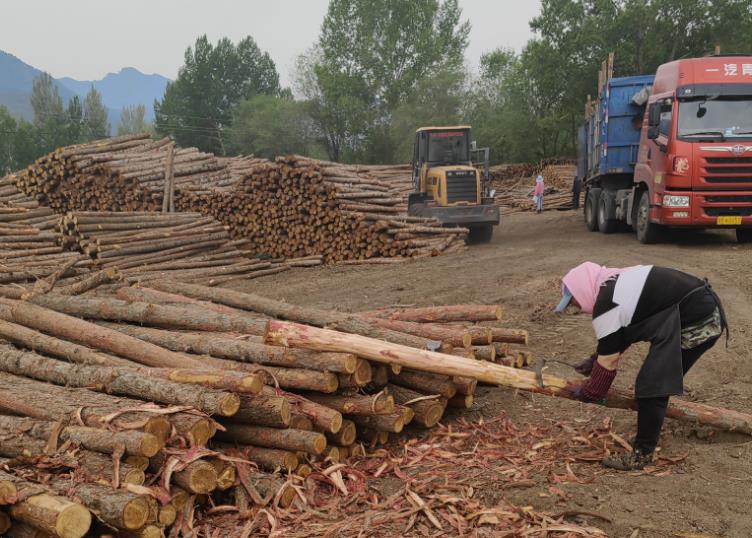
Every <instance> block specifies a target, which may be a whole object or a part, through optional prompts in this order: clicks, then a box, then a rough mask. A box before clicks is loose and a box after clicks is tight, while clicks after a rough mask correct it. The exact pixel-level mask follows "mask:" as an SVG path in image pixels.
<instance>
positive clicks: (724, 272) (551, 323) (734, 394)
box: [236, 211, 752, 538]
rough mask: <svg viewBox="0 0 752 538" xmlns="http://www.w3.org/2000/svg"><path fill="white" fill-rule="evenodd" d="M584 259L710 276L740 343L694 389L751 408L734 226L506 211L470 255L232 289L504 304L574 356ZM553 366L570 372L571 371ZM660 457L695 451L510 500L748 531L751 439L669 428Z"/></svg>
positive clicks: (750, 296)
mask: <svg viewBox="0 0 752 538" xmlns="http://www.w3.org/2000/svg"><path fill="white" fill-rule="evenodd" d="M586 260H591V261H595V262H598V263H602V264H605V265H610V266H615V267H621V266H628V265H635V264H654V265H664V266H670V267H675V268H677V269H681V270H684V271H687V272H689V273H692V274H695V275H697V276H707V277H708V278H709V279H710V281H711V283H712V285H713V287H714V288H715V289H716V291H717V292H718V294H719V295H720V296H721V298H722V300H723V301H724V303H725V305H726V310H727V314H728V317H729V322H730V324H731V326H732V340H731V342H730V345H729V347H728V349H726V347H725V346H724V345H723V344H722V343H719V344H718V345H716V347H715V348H714V349H712V350H711V351H710V352H709V353H707V354H706V355H705V356H704V357H703V359H702V360H701V361H700V362H698V363H697V365H696V366H695V367H694V368H693V370H692V371H691V372H690V373H689V374H688V376H687V378H686V380H685V389H686V394H687V397H688V398H691V399H694V400H697V401H702V402H708V403H710V404H712V405H719V406H725V407H731V408H735V409H738V410H743V411H747V412H752V361H750V348H752V329H750V328H749V327H750V321H752V302H751V300H752V246H739V245H737V244H736V242H735V239H734V235H733V233H731V232H727V231H713V232H706V233H701V232H692V233H681V234H676V235H675V237H673V242H672V243H671V244H662V245H651V246H645V245H641V244H639V243H638V242H637V240H636V239H635V238H634V236H633V235H631V234H630V235H626V234H618V235H609V236H607V235H602V234H598V233H590V232H587V231H586V230H585V227H584V225H583V223H582V219H581V216H580V214H579V213H576V214H575V213H574V212H555V211H554V212H547V213H544V214H542V215H533V214H522V215H515V216H512V217H510V218H508V219H506V220H505V222H504V223H503V225H502V227H501V228H500V229H499V230H497V233H496V234H495V236H494V239H493V241H492V243H491V244H489V245H483V246H475V247H472V248H471V249H469V250H468V251H466V252H464V253H460V254H456V255H448V256H441V257H438V258H433V259H423V260H418V261H415V262H410V263H406V264H400V265H395V266H349V267H325V268H313V269H301V270H294V271H290V272H287V273H284V274H282V275H278V276H275V277H269V278H265V279H259V280H253V281H250V282H247V283H243V284H241V285H238V286H236V287H237V289H243V290H249V291H251V290H253V291H258V292H263V293H264V294H266V295H270V296H273V297H276V298H281V299H285V300H288V301H290V302H292V303H299V304H304V305H318V306H321V307H326V308H337V309H341V310H346V311H358V310H365V309H372V308H375V307H379V306H388V305H396V304H403V305H431V304H448V303H457V302H484V303H500V304H502V305H503V306H504V309H505V310H504V317H505V320H504V323H505V324H507V325H509V326H510V327H524V328H527V329H528V330H529V331H530V335H531V346H530V347H531V349H532V350H533V351H535V352H536V356H538V357H545V358H556V359H559V360H562V361H565V362H568V363H570V364H571V363H575V362H577V361H578V360H580V359H581V358H582V357H584V356H586V355H588V354H589V353H590V352H591V351H592V349H593V347H594V343H595V340H594V337H593V334H592V330H591V328H590V321H589V319H588V318H587V316H584V315H577V316H556V315H554V314H552V313H550V310H551V308H552V307H553V305H554V304H555V303H556V302H557V301H558V299H559V288H560V284H559V279H560V278H561V276H562V275H563V274H564V273H565V272H566V271H567V270H569V269H570V268H572V267H573V266H575V265H577V264H578V263H580V262H582V261H586ZM644 351H645V348H644V347H635V348H633V349H631V350H630V351H629V352H628V354H627V356H626V357H625V359H624V360H623V368H622V369H621V370H620V373H619V376H618V377H617V385H618V386H620V387H622V388H628V387H631V386H632V385H633V382H634V378H635V374H636V372H637V370H638V368H639V366H640V364H641V359H642V355H641V353H644ZM551 369H552V371H556V372H558V373H560V374H564V375H567V376H571V375H572V373H571V371H570V370H569V369H568V368H566V366H561V365H556V366H552V367H551ZM477 401H478V410H477V411H476V412H475V415H474V418H479V417H481V416H483V417H485V418H492V417H493V416H495V415H497V414H498V413H499V412H500V411H501V410H502V409H504V410H506V411H507V412H508V413H509V414H510V416H512V417H513V418H514V419H515V420H517V421H518V422H519V423H520V424H526V423H528V422H545V423H548V424H550V422H551V421H565V420H575V421H586V420H593V421H602V420H603V419H604V418H606V417H613V419H614V420H615V427H616V430H617V431H618V432H619V433H620V434H621V435H622V436H623V437H624V438H625V439H631V437H632V436H633V434H634V415H633V414H632V413H629V412H620V411H610V410H605V409H603V408H600V407H595V406H589V405H584V404H579V403H576V402H568V401H563V400H558V399H550V398H545V397H541V396H538V397H535V398H530V397H529V396H527V395H522V394H515V393H514V392H512V391H508V390H503V389H497V388H490V387H489V388H484V389H482V390H481V393H480V396H479V398H478V400H477ZM661 454H664V455H668V456H670V457H675V458H677V459H681V457H682V456H684V455H685V454H686V455H687V457H686V459H684V460H683V461H681V462H680V463H678V464H676V465H674V466H672V467H671V469H670V473H668V474H665V475H663V476H656V475H654V474H651V475H634V476H633V475H628V474H615V473H607V474H603V475H601V476H599V477H598V478H597V479H596V480H595V481H594V482H593V483H591V484H577V483H572V484H566V485H561V486H560V487H561V488H562V489H564V490H565V492H566V496H565V498H562V497H561V496H556V495H550V493H549V492H548V490H547V487H548V485H549V484H548V482H547V480H546V477H545V476H541V477H540V481H539V487H536V488H531V489H525V490H520V491H514V492H510V493H509V495H508V498H510V499H511V500H512V501H513V502H515V503H516V504H517V505H521V506H526V505H530V506H533V507H535V508H536V509H539V510H548V511H551V512H561V511H564V510H580V511H586V512H595V513H598V514H602V515H605V516H607V517H608V518H609V519H610V520H611V521H612V522H611V523H603V522H602V521H597V520H593V523H594V524H598V526H600V527H601V528H603V529H604V530H606V531H607V532H608V534H609V536H613V537H618V538H622V537H623V538H638V537H639V538H647V537H650V538H652V537H671V536H695V535H696V536H703V537H707V538H713V537H721V536H722V537H733V538H744V537H749V536H752V518H750V515H749V513H750V501H749V497H750V484H752V439H751V438H749V437H746V436H741V435H736V434H728V433H718V432H712V431H707V430H703V429H697V428H693V427H689V426H686V425H680V424H678V423H672V422H667V424H666V426H665V427H664V434H663V437H662V441H661ZM593 465H597V464H593ZM682 533H685V534H682ZM691 533H694V535H693V534H691ZM489 536H491V535H490V534H489Z"/></svg>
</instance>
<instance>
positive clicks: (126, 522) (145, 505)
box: [122, 497, 149, 530]
mask: <svg viewBox="0 0 752 538" xmlns="http://www.w3.org/2000/svg"><path fill="white" fill-rule="evenodd" d="M148 518H149V500H148V499H147V498H146V497H136V498H135V499H133V500H132V501H130V502H128V503H127V504H126V505H125V507H124V509H123V521H122V523H123V527H124V528H126V529H128V530H136V529H140V528H141V527H143V526H144V525H146V522H147V520H148Z"/></svg>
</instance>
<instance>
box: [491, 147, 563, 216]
mask: <svg viewBox="0 0 752 538" xmlns="http://www.w3.org/2000/svg"><path fill="white" fill-rule="evenodd" d="M576 170H577V166H576V165H575V164H574V163H573V162H572V161H571V160H568V159H564V158H551V159H544V160H542V161H540V162H539V163H538V165H536V166H533V165H525V164H520V165H498V166H496V167H492V169H491V186H492V188H493V189H495V190H496V195H495V197H494V201H495V203H496V205H498V206H499V207H500V208H501V209H502V212H503V214H505V215H511V214H514V213H522V212H529V211H533V210H534V209H535V207H534V203H533V187H534V186H535V178H536V177H537V176H538V174H540V175H542V176H543V180H544V183H545V185H546V190H545V192H544V195H543V210H544V211H546V210H550V209H567V208H569V207H571V205H572V181H573V179H574V175H575V172H576Z"/></svg>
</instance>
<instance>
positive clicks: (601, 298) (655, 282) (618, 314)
mask: <svg viewBox="0 0 752 538" xmlns="http://www.w3.org/2000/svg"><path fill="white" fill-rule="evenodd" d="M562 295H563V297H562V299H561V302H560V303H559V304H558V306H557V307H556V309H555V312H564V311H565V310H566V308H567V306H568V305H569V304H570V303H571V304H574V305H575V306H578V307H579V308H580V309H581V310H582V311H583V312H585V313H587V314H590V315H592V316H593V330H594V331H595V335H596V338H597V339H598V347H597V350H596V352H595V353H594V354H593V355H591V357H590V358H589V359H586V360H585V361H584V362H583V363H582V364H580V365H578V366H577V367H576V369H577V371H578V372H580V373H582V374H584V375H587V376H589V377H588V379H586V380H583V381H576V382H571V383H570V385H569V386H568V389H569V390H570V391H571V392H572V393H573V394H574V396H575V397H576V398H578V399H580V400H583V401H587V402H598V401H603V400H605V399H606V398H607V397H608V391H609V389H610V388H611V384H612V383H613V381H614V378H615V377H616V371H617V366H618V364H619V360H620V358H621V356H622V354H623V353H624V352H625V351H626V350H627V348H629V347H630V346H631V345H632V344H634V343H635V342H650V350H649V351H648V354H647V356H646V357H645V360H644V362H643V364H642V368H641V369H640V372H639V373H638V374H637V379H636V380H635V397H636V400H637V435H636V436H635V439H634V442H633V443H632V446H633V447H634V450H633V451H632V452H629V453H625V454H616V455H613V456H610V457H608V458H606V459H604V460H603V462H602V463H603V465H604V466H606V467H609V468H612V469H618V470H624V471H633V470H638V469H642V468H643V467H645V466H646V465H648V464H649V463H650V462H651V461H652V458H653V452H654V451H655V448H656V446H657V445H658V440H659V437H660V433H661V428H662V426H663V420H664V418H665V416H666V411H667V408H668V402H669V397H671V396H678V395H681V394H682V392H683V389H684V385H683V378H684V375H685V374H686V373H687V372H688V371H689V369H690V368H691V367H692V366H693V365H694V363H695V362H696V361H697V360H698V359H699V358H700V357H701V356H702V355H703V354H704V353H705V352H706V351H708V350H709V349H710V348H711V347H713V345H714V344H715V343H716V341H717V340H718V339H719V338H720V337H721V335H722V334H723V332H724V331H725V332H726V337H727V338H728V324H727V323H726V316H725V314H724V312H723V306H722V304H721V301H720V299H719V298H718V295H716V293H715V291H713V289H712V288H711V286H710V284H709V283H708V281H707V279H704V280H703V279H699V278H697V277H695V276H692V275H689V274H687V273H683V272H681V271H677V270H676V269H670V268H667V267H658V266H652V265H636V266H633V267H625V268H623V269H617V268H610V267H604V266H601V265H598V264H596V263H592V262H585V263H582V264H580V265H578V266H577V267H575V268H574V269H572V270H571V271H569V272H568V273H567V274H566V275H565V276H564V278H563V279H562Z"/></svg>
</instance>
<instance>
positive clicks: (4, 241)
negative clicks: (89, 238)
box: [0, 188, 92, 292]
mask: <svg viewBox="0 0 752 538" xmlns="http://www.w3.org/2000/svg"><path fill="white" fill-rule="evenodd" d="M10 190H11V189H10V188H9V189H8V191H10ZM16 192H17V191H16ZM10 197H11V198H13V201H12V202H10V203H9V205H6V206H1V207H0V258H2V260H1V261H0V286H10V287H15V288H16V289H26V290H27V291H29V292H31V290H32V289H35V290H37V291H48V290H49V289H50V288H51V287H52V286H53V285H54V284H55V283H57V282H60V283H61V285H68V284H71V283H72V282H73V281H70V280H67V279H75V278H86V276H87V275H89V273H90V268H91V266H92V263H91V260H90V259H88V258H87V257H86V256H83V255H81V254H79V253H75V252H67V251H66V250H65V249H64V248H63V246H62V235H61V234H60V233H59V231H58V229H57V228H58V224H59V220H60V219H59V217H58V216H57V215H56V214H55V212H54V211H53V210H52V209H50V208H48V207H39V206H37V204H36V202H34V203H29V199H28V198H27V197H25V196H22V197H17V196H15V195H11V196H10Z"/></svg>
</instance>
